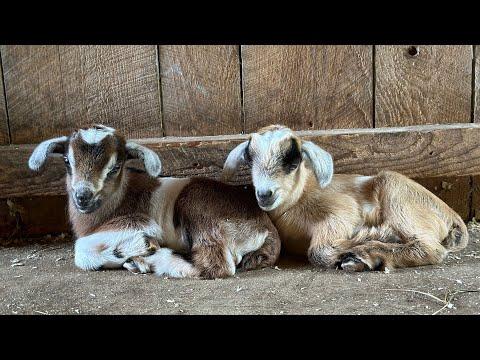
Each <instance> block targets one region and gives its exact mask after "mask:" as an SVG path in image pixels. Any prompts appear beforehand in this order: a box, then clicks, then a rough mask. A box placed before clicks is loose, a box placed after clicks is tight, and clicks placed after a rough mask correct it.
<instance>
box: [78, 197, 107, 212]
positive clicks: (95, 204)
mask: <svg viewBox="0 0 480 360" xmlns="http://www.w3.org/2000/svg"><path fill="white" fill-rule="evenodd" d="M73 204H74V205H75V208H76V209H77V210H78V211H79V212H81V213H82V214H90V213H92V212H94V211H95V210H97V209H98V208H99V207H100V205H101V204H102V201H101V200H100V199H99V198H97V199H94V200H92V201H91V202H90V203H89V204H88V205H79V204H77V202H76V201H75V200H73Z"/></svg>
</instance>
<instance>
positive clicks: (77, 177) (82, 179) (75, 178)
mask: <svg viewBox="0 0 480 360" xmlns="http://www.w3.org/2000/svg"><path fill="white" fill-rule="evenodd" d="M93 130H94V129H93ZM67 158H68V161H69V162H70V168H71V170H72V177H71V178H72V180H71V186H72V189H73V190H74V191H75V190H77V189H78V188H80V187H87V188H89V189H90V190H91V191H92V192H93V193H94V194H96V193H98V192H99V191H100V190H102V189H103V185H104V182H105V179H106V178H107V175H108V173H109V172H110V170H112V169H113V167H114V166H115V164H116V163H117V153H113V154H112V155H111V156H110V159H109V161H108V163H107V164H106V165H105V167H104V168H103V170H102V172H101V173H100V176H99V178H98V179H97V181H96V182H95V183H93V182H92V181H90V180H88V181H87V179H86V177H87V176H86V175H88V174H83V175H82V174H77V172H76V171H75V165H76V161H75V155H74V150H73V148H72V147H71V146H70V147H69V149H68V153H67Z"/></svg>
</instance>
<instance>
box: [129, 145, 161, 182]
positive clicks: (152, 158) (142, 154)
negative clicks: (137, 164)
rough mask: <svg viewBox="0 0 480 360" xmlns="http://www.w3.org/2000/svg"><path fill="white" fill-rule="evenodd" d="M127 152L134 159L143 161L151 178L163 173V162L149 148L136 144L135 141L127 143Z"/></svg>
mask: <svg viewBox="0 0 480 360" xmlns="http://www.w3.org/2000/svg"><path fill="white" fill-rule="evenodd" d="M126 148H127V152H128V153H130V154H131V155H132V156H133V157H137V158H139V159H141V160H143V164H144V165H145V170H146V171H147V173H148V174H149V175H150V176H153V177H157V176H158V175H160V173H161V172H162V162H161V161H160V158H159V157H158V155H157V154H156V153H155V152H154V151H153V150H150V149H149V148H147V147H145V146H142V145H139V144H137V143H134V142H133V141H127V144H126Z"/></svg>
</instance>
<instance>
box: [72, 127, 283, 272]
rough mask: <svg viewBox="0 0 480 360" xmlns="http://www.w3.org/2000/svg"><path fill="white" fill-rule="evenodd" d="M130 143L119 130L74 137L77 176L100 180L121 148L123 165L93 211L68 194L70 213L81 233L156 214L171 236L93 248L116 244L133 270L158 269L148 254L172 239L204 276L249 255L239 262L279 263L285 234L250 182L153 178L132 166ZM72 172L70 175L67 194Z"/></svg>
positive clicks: (138, 222)
mask: <svg viewBox="0 0 480 360" xmlns="http://www.w3.org/2000/svg"><path fill="white" fill-rule="evenodd" d="M125 143H126V142H125V140H124V139H123V138H122V137H121V136H119V135H117V134H114V135H113V136H106V137H105V138H103V140H102V141H101V142H99V143H98V144H95V145H93V146H92V145H91V144H86V143H85V142H84V141H83V140H82V139H81V137H80V136H77V135H76V133H74V134H73V135H72V136H71V137H70V141H69V146H71V147H72V149H73V154H74V157H75V167H74V169H75V171H74V172H73V174H74V176H75V177H76V178H77V181H80V180H88V181H90V182H92V183H94V184H95V183H102V181H100V180H99V179H100V178H101V177H102V176H101V174H102V171H104V168H105V166H106V165H107V163H108V161H109V160H110V157H111V156H112V154H114V153H115V152H116V153H117V163H120V164H121V169H120V170H119V171H118V173H116V174H115V175H114V176H111V177H108V178H107V179H106V180H105V181H103V188H101V189H100V190H99V194H100V195H101V199H102V204H101V206H100V207H99V208H98V209H96V210H95V211H93V212H91V213H81V212H79V211H78V210H77V208H76V206H75V204H74V201H73V197H72V195H70V196H69V214H70V220H71V223H72V227H73V230H74V233H75V235H76V236H77V237H78V238H82V237H86V236H88V235H91V234H96V233H100V232H108V231H122V230H138V231H140V232H142V231H143V229H146V228H147V227H148V226H149V224H151V223H152V221H154V222H155V223H157V224H159V225H160V228H161V229H162V231H163V233H164V236H165V238H167V239H163V238H158V239H156V238H152V237H150V236H149V235H148V234H146V233H144V234H143V238H144V239H145V248H144V249H143V251H142V252H141V253H138V254H134V255H132V254H130V255H129V256H127V255H126V254H125V252H124V249H123V248H120V247H119V246H117V247H115V248H114V249H113V250H111V249H108V247H107V245H106V244H103V243H100V244H98V245H97V246H96V248H95V249H96V251H97V252H98V253H102V252H108V251H112V254H113V256H115V258H117V259H122V258H123V257H125V260H129V261H128V263H127V264H124V267H126V268H128V269H129V270H131V271H140V272H143V271H153V270H154V264H150V263H147V260H146V259H147V258H146V257H147V256H149V255H151V254H153V253H154V252H155V250H157V249H158V248H159V247H160V246H164V245H166V246H168V245H172V241H174V243H173V246H172V249H174V250H182V252H183V254H184V255H187V256H189V257H191V259H192V263H193V265H194V267H195V268H196V269H198V270H199V273H200V276H202V277H205V278H217V277H226V276H230V275H233V274H234V273H235V269H236V266H237V265H239V263H240V261H241V260H242V257H243V256H245V258H244V259H243V262H242V263H241V264H240V266H241V267H242V268H243V269H245V270H249V269H254V268H258V267H265V266H271V265H273V264H274V263H275V261H276V260H277V258H278V256H279V253H280V238H279V236H278V233H277V231H276V229H275V227H274V226H273V224H272V222H271V220H270V218H269V217H268V215H267V214H266V213H264V212H262V211H261V210H260V209H259V208H258V206H257V204H256V201H255V195H254V193H253V191H252V189H251V188H249V189H243V188H241V187H235V186H231V185H227V184H223V183H221V182H218V181H213V180H208V179H201V178H196V179H192V180H191V181H190V182H189V181H188V180H185V179H169V180H163V179H161V178H152V177H151V176H149V175H148V174H147V173H144V172H139V171H135V170H130V169H128V168H126V166H125V162H126V160H127V154H126V152H125V150H124V148H125ZM66 152H67V153H68V146H67V147H66ZM74 176H72V174H71V173H69V174H68V176H67V191H68V192H69V194H71V193H72V186H71V184H72V180H73V177H74ZM167 183H168V184H167ZM165 192H166V193H165ZM170 208H171V209H172V211H170V210H169V209H170ZM263 233H268V235H267V236H266V238H265V243H264V244H263V245H258V246H256V247H255V240H256V239H258V238H259V236H260V235H262V234H263ZM260 238H261V236H260ZM172 239H173V240H172ZM184 244H187V246H184ZM122 246H124V245H122ZM232 254H233V255H232Z"/></svg>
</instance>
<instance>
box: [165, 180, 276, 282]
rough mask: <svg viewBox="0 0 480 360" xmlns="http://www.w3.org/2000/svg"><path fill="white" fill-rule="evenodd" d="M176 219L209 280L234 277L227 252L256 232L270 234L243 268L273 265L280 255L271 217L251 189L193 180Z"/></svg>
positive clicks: (181, 199)
mask: <svg viewBox="0 0 480 360" xmlns="http://www.w3.org/2000/svg"><path fill="white" fill-rule="evenodd" d="M198 199H202V201H198ZM175 217H176V218H177V221H178V222H179V224H181V227H182V231H183V236H185V237H187V238H189V243H190V244H191V254H192V260H193V262H194V264H195V265H196V266H198V267H199V268H200V269H201V274H202V275H203V276H204V277H206V278H216V277H225V276H229V275H232V263H231V261H232V259H230V260H229V259H228V256H227V255H226V254H227V252H228V249H229V248H232V247H233V246H234V244H235V246H236V247H242V243H243V242H247V241H249V237H251V236H255V235H256V233H261V232H264V231H267V232H268V235H267V238H266V240H265V243H264V244H263V245H262V246H261V248H260V249H258V250H256V251H253V252H250V253H247V255H245V257H244V258H243V260H242V267H243V268H244V269H246V270H249V269H253V268H258V267H265V266H271V265H273V264H274V263H275V261H276V260H277V258H278V256H279V253H280V238H279V237H278V233H277V230H276V229H275V227H274V226H273V224H272V223H271V221H270V219H269V218H268V215H267V214H266V213H264V212H263V211H261V210H260V209H259V208H258V206H257V203H256V201H255V195H254V193H253V189H252V187H250V186H249V187H241V186H232V185H227V184H224V183H221V182H218V181H214V180H209V179H203V178H194V179H192V181H191V183H190V184H188V185H187V186H186V187H185V188H184V189H183V191H182V192H181V193H180V195H179V197H178V199H177V202H176V204H175ZM233 261H234V262H235V259H233ZM235 265H236V264H234V267H235Z"/></svg>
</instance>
